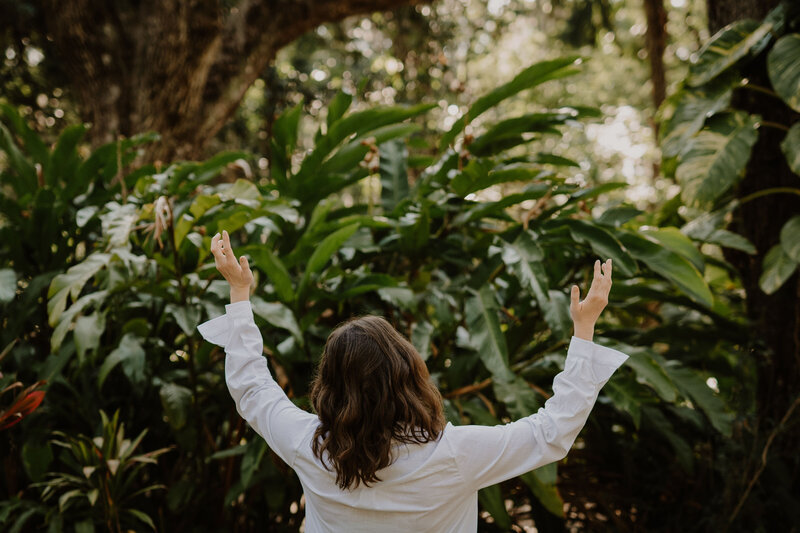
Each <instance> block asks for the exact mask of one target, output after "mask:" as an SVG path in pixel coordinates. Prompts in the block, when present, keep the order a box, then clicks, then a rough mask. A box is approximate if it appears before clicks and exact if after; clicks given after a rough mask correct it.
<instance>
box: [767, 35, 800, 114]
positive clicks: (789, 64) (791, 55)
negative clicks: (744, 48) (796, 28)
mask: <svg viewBox="0 0 800 533" xmlns="http://www.w3.org/2000/svg"><path fill="white" fill-rule="evenodd" d="M767 72H768V73H769V79H770V81H771V82H772V88H773V89H775V92H776V93H778V95H779V96H780V97H781V98H783V101H784V102H786V105H788V106H789V107H791V108H792V109H794V110H795V111H798V112H800V33H791V34H789V35H784V36H783V37H781V38H780V39H778V42H776V43H775V46H773V47H772V50H770V51H769V54H768V55H767Z"/></svg>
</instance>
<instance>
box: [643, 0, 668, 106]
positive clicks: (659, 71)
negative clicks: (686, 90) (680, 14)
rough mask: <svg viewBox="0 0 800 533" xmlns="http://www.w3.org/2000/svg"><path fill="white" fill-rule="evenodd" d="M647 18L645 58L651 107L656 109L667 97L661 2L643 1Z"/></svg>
mask: <svg viewBox="0 0 800 533" xmlns="http://www.w3.org/2000/svg"><path fill="white" fill-rule="evenodd" d="M644 12H645V16H646V17H647V33H646V34H645V40H646V42H647V57H648V59H649V60H650V82H651V83H652V84H653V106H654V107H655V109H658V108H659V107H660V106H661V103H662V102H663V101H664V98H666V95H667V78H666V74H665V72H664V49H665V48H666V46H667V11H666V10H665V9H664V2H663V0H644Z"/></svg>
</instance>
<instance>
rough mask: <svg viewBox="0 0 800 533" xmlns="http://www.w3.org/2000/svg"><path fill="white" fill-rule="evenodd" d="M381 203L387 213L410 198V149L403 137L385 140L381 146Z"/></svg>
mask: <svg viewBox="0 0 800 533" xmlns="http://www.w3.org/2000/svg"><path fill="white" fill-rule="evenodd" d="M379 154H380V166H379V172H380V178H381V204H382V205H383V210H384V212H385V213H389V212H391V211H392V210H393V209H394V208H395V206H396V205H397V204H399V203H400V202H402V201H403V200H405V199H406V198H408V167H407V166H406V163H407V160H408V149H407V148H406V143H405V141H403V140H402V139H396V140H392V141H389V142H385V143H383V144H382V145H380V147H379Z"/></svg>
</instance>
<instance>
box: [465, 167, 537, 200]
mask: <svg viewBox="0 0 800 533" xmlns="http://www.w3.org/2000/svg"><path fill="white" fill-rule="evenodd" d="M490 166H491V165H489V164H487V162H486V161H485V160H482V159H473V160H472V161H470V162H469V164H468V165H467V166H466V167H464V169H463V170H462V171H461V172H460V173H458V174H456V176H455V177H454V178H453V179H452V180H451V181H450V186H451V187H452V188H453V191H455V193H456V194H458V195H459V196H466V195H468V194H470V193H473V192H476V191H480V190H482V189H485V188H487V187H491V186H492V185H497V184H500V183H508V182H513V181H533V180H537V179H541V178H546V177H549V176H552V175H553V174H552V172H550V171H547V170H544V169H542V168H540V167H534V166H531V165H528V164H525V163H514V164H511V165H507V166H503V167H499V168H490Z"/></svg>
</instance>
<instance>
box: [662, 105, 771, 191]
mask: <svg viewBox="0 0 800 533" xmlns="http://www.w3.org/2000/svg"><path fill="white" fill-rule="evenodd" d="M757 124H758V119H757V118H756V117H754V116H751V115H749V114H747V113H744V112H742V111H736V112H733V113H721V114H718V115H715V116H714V117H712V118H711V119H710V120H709V121H708V124H707V125H706V127H705V128H704V129H703V130H702V131H701V132H700V133H698V134H697V135H696V136H695V137H694V138H693V139H692V144H691V146H690V147H689V149H688V151H687V152H686V154H685V155H684V156H683V157H681V162H680V164H679V166H678V168H677V170H676V172H675V177H676V178H677V180H678V183H680V185H681V187H682V191H681V197H682V198H683V201H684V202H685V203H686V204H687V205H692V206H707V205H709V204H711V203H712V202H714V201H715V200H716V199H717V198H719V197H720V196H722V194H724V193H725V192H726V191H727V190H728V189H730V188H731V187H732V186H733V185H734V184H735V183H736V182H737V181H738V180H739V177H740V176H741V174H742V172H743V170H744V168H745V166H746V165H747V161H748V160H749V159H750V151H751V149H752V148H753V145H754V144H755V142H756V140H757V139H758V133H757V131H756V125H757Z"/></svg>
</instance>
